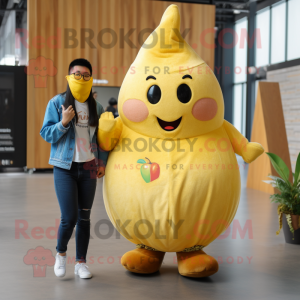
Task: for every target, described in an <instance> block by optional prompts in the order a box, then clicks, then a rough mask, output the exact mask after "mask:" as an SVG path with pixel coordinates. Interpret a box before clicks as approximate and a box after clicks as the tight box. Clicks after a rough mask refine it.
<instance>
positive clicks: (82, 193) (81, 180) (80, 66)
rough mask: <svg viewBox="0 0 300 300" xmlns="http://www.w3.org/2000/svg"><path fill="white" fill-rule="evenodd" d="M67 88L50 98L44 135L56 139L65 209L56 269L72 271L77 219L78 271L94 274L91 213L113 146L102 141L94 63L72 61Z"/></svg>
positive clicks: (54, 157) (53, 158) (54, 160)
mask: <svg viewBox="0 0 300 300" xmlns="http://www.w3.org/2000/svg"><path fill="white" fill-rule="evenodd" d="M66 78H67V81H68V85H67V91H66V92H65V93H63V94H59V95H56V96H55V97H54V98H53V99H51V100H50V101H49V103H48V106H47V109H46V113H45V118H44V123H43V127H42V129H41V132H40V134H41V136H42V137H43V139H44V140H45V141H46V142H48V143H51V153H50V159H49V164H51V165H53V166H54V168H53V174H54V186H55V192H56V195H57V198H58V202H59V206H60V210H61V222H60V226H59V230H58V237H57V247H56V250H57V254H56V261H55V265H54V273H55V275H56V276H58V277H64V276H65V274H66V259H67V255H66V251H67V245H68V242H69V240H70V238H71V235H72V232H73V229H74V227H75V225H76V262H77V264H76V265H75V274H76V275H79V276H80V278H91V277H92V274H91V272H90V271H89V270H88V267H87V265H86V254H87V249H88V244H89V239H90V215H91V208H92V205H93V201H94V196H95V191H96V185H97V178H101V177H102V176H104V173H105V165H106V160H107V156H108V152H104V151H103V150H101V148H100V147H99V146H98V145H97V139H96V133H97V130H98V120H99V118H100V115H101V114H102V113H103V112H104V110H103V108H102V106H101V105H100V104H99V103H98V102H96V101H95V100H94V98H93V95H92V85H93V78H92V66H91V64H90V63H89V62H88V61H87V60H85V59H75V60H74V61H72V62H71V63H70V66H69V75H68V76H66Z"/></svg>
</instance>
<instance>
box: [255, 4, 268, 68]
mask: <svg viewBox="0 0 300 300" xmlns="http://www.w3.org/2000/svg"><path fill="white" fill-rule="evenodd" d="M256 29H257V30H259V33H260V44H261V48H257V46H258V45H257V44H256V47H255V49H256V53H255V59H256V62H255V65H256V66H257V67H262V66H266V65H268V64H269V60H270V8H269V7H268V8H267V9H264V10H262V11H260V12H258V13H257V15H256ZM258 36H259V35H258ZM257 42H258V39H257Z"/></svg>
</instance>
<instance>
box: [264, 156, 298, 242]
mask: <svg viewBox="0 0 300 300" xmlns="http://www.w3.org/2000/svg"><path fill="white" fill-rule="evenodd" d="M266 154H267V155H268V156H269V158H270V160H271V163H272V165H273V167H274V169H275V170H276V172H277V173H278V175H279V176H280V177H277V176H272V175H269V176H268V177H269V178H270V179H271V180H265V181H264V182H266V183H268V184H271V185H272V186H273V187H274V188H276V189H277V191H278V193H275V194H273V195H271V196H270V199H271V202H273V203H278V208H277V212H278V219H279V230H278V231H277V232H276V234H277V235H278V234H279V232H280V230H281V228H282V227H283V232H284V236H285V241H286V243H289V244H300V229H299V228H300V218H299V215H300V153H299V155H298V158H297V162H296V168H295V173H293V183H291V182H290V181H289V177H290V170H289V168H288V167H287V165H286V164H285V162H284V161H283V160H282V159H281V158H280V157H279V156H278V155H276V154H274V153H266Z"/></svg>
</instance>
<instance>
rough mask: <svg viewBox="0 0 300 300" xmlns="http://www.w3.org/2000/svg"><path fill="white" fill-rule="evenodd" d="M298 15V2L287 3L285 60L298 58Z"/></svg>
mask: <svg viewBox="0 0 300 300" xmlns="http://www.w3.org/2000/svg"><path fill="white" fill-rule="evenodd" d="M299 14H300V1H299V0H289V1H288V37H287V45H288V47H287V59H288V60H291V59H296V58H300V37H299Z"/></svg>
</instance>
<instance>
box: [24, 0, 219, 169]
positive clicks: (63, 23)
mask: <svg viewBox="0 0 300 300" xmlns="http://www.w3.org/2000/svg"><path fill="white" fill-rule="evenodd" d="M174 3H175V4H177V5H178V6H179V9H180V12H181V19H182V22H181V32H183V31H184V29H186V28H190V29H191V30H190V32H189V34H188V35H187V37H186V41H187V42H188V43H189V44H190V45H194V49H195V51H196V52H197V53H198V54H199V55H200V56H201V57H202V59H204V61H206V63H207V64H208V65H209V66H210V67H211V68H212V69H213V68H214V49H213V48H211V47H204V46H203V45H201V42H200V35H201V32H203V31H204V30H205V29H207V28H214V25H215V21H214V20H215V6H213V5H199V4H188V3H185V4H183V3H176V2H174ZM170 4H171V2H166V1H147V0H109V1H108V0H51V1H43V0H28V9H27V13H28V16H27V20H28V32H29V35H28V43H29V47H30V48H29V49H28V56H29V57H28V58H29V65H28V69H27V70H28V71H27V74H28V81H27V167H28V168H49V167H51V166H49V165H48V159H49V153H50V145H49V144H47V143H46V142H45V141H43V140H42V138H41V137H40V135H39V131H40V129H41V126H42V122H43V118H44V113H45V109H46V105H47V103H48V101H49V100H50V99H51V98H52V97H54V96H55V95H56V94H58V93H60V92H63V91H64V90H65V88H66V80H65V78H64V76H65V75H67V69H68V65H69V63H70V61H71V60H73V59H75V58H79V57H84V58H86V59H88V60H89V61H91V63H92V65H93V77H94V78H95V79H107V80H108V86H120V85H121V84H122V81H123V78H124V76H125V74H126V72H127V70H128V68H129V66H130V65H131V63H132V62H133V61H134V59H135V57H136V55H137V53H138V50H139V48H140V46H141V44H142V43H141V44H140V43H139V42H138V33H139V32H141V31H142V30H143V29H145V28H151V29H152V30H153V29H155V28H156V27H157V26H158V24H159V22H160V20H161V17H162V14H163V12H164V11H165V9H166V8H167V7H168V6H169V5H170ZM84 28H85V29H87V31H89V32H90V34H93V35H94V37H93V38H92V39H91V44H89V45H88V44H87V43H83V44H81V42H80V37H81V36H83V35H81V33H82V30H83V29H84ZM104 28H110V29H112V30H113V31H114V32H116V34H117V43H116V44H115V45H114V46H113V47H111V48H109V49H105V48H104V47H101V46H100V45H99V43H98V41H97V36H98V34H99V32H100V31H101V30H103V29H104ZM131 28H134V29H135V30H134V32H133V33H132V35H130V40H131V41H132V43H133V45H134V47H130V46H129V45H128V44H127V43H124V46H122V42H121V40H122V39H121V36H122V34H121V35H120V30H124V32H125V34H126V33H127V32H128V31H129V30H130V29H131ZM70 30H72V31H73V33H74V34H76V39H77V41H78V44H77V45H74V46H72V45H69V44H68V43H67V41H68V37H67V34H66V32H67V31H69V32H70ZM87 34H88V32H86V35H87ZM149 34H150V32H148V33H145V34H144V36H143V39H142V42H144V41H145V40H146V38H147V37H148V35H149ZM53 36H56V37H58V44H56V46H55V47H53V46H51V44H49V39H51V37H53ZM37 39H39V40H40V43H39V44H37V43H36V42H37ZM205 41H206V42H207V43H208V44H213V43H214V33H209V34H207V35H206V39H205ZM103 42H104V43H110V42H111V38H110V36H109V34H106V35H104V36H103ZM39 56H43V57H44V58H46V59H50V63H51V62H52V63H53V66H54V67H55V68H56V70H57V72H56V73H55V72H52V73H51V74H47V70H46V71H45V72H44V73H41V72H42V68H43V67H44V66H43V62H42V61H35V60H36V59H37V58H38V57H39ZM30 60H31V61H30ZM48 62H49V61H48ZM31 63H32V64H33V65H34V64H35V65H38V67H40V70H37V71H36V74H37V75H36V76H35V77H34V76H33V75H32V74H33V73H32V72H33V71H32V70H31V71H30V72H29V70H30V64H31ZM101 68H102V69H101ZM54 73H55V74H54ZM105 73H106V74H105ZM43 83H44V84H43Z"/></svg>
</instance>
